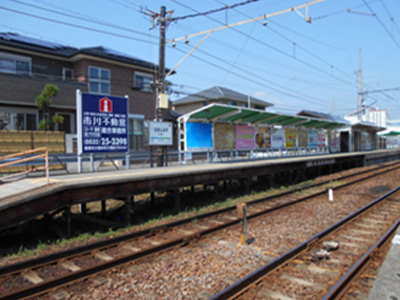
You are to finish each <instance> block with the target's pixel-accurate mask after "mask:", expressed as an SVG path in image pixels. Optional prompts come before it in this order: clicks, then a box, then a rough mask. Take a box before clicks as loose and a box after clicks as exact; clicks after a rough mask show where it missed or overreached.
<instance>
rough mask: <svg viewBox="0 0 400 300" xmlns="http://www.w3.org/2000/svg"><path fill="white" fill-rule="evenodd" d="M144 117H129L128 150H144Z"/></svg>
mask: <svg viewBox="0 0 400 300" xmlns="http://www.w3.org/2000/svg"><path fill="white" fill-rule="evenodd" d="M144 131H145V129H144V116H143V115H129V150H131V151H132V150H142V149H144Z"/></svg>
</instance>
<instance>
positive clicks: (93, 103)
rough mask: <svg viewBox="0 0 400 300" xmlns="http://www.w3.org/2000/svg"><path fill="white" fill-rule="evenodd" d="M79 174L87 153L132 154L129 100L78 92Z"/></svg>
mask: <svg viewBox="0 0 400 300" xmlns="http://www.w3.org/2000/svg"><path fill="white" fill-rule="evenodd" d="M76 109H77V125H78V126H77V131H78V172H79V173H81V172H82V154H83V153H91V154H92V153H110V152H128V151H129V136H128V97H114V96H104V95H97V94H87V93H81V91H80V90H77V92H76Z"/></svg>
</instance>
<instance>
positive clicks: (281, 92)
mask: <svg viewBox="0 0 400 300" xmlns="http://www.w3.org/2000/svg"><path fill="white" fill-rule="evenodd" d="M174 49H176V50H177V51H181V52H182V53H185V52H184V51H183V50H181V49H179V48H174ZM199 51H200V52H202V50H199ZM209 55H211V54H209ZM192 56H193V57H194V58H196V59H197V60H200V61H202V62H203V63H206V64H209V65H211V66H214V67H216V68H218V69H222V70H224V71H227V70H228V69H227V68H225V67H221V66H220V65H217V64H215V63H212V62H210V61H209V60H205V59H203V58H201V57H198V56H196V55H192ZM217 59H218V60H220V58H217ZM231 73H232V74H233V75H235V76H237V77H239V78H242V79H244V80H247V81H249V82H251V83H253V84H257V85H259V86H262V87H265V88H268V89H270V90H273V91H276V92H278V93H280V94H283V95H286V96H289V97H292V98H295V99H299V100H302V101H305V102H311V103H313V104H318V105H321V104H322V103H321V102H320V101H319V102H313V101H310V99H309V98H303V97H300V96H299V95H296V94H292V93H288V92H285V91H283V90H279V89H277V88H275V87H273V86H269V85H266V84H265V83H263V82H260V81H259V80H256V79H251V78H248V77H246V76H244V75H243V74H240V73H236V72H231ZM255 76H256V75H255ZM256 77H257V78H259V77H258V76H256ZM307 97H309V96H307ZM322 106H324V104H322Z"/></svg>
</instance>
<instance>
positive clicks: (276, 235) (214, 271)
mask: <svg viewBox="0 0 400 300" xmlns="http://www.w3.org/2000/svg"><path fill="white" fill-rule="evenodd" d="M399 176H400V171H394V172H391V173H388V174H385V175H381V176H380V177H379V178H373V179H370V180H368V181H364V182H362V183H361V184H358V185H357V186H352V187H349V188H345V189H342V190H340V191H338V192H334V201H333V202H329V201H328V195H324V196H320V197H318V198H315V199H313V200H309V201H306V202H302V203H300V204H296V205H294V206H291V207H288V208H285V209H283V210H280V211H276V212H274V213H271V214H269V215H267V216H264V217H261V218H258V219H257V220H254V221H249V222H248V229H249V237H251V238H254V239H255V241H254V243H252V244H250V245H247V246H242V247H241V246H239V245H238V243H239V240H240V228H239V227H236V228H229V229H225V230H224V231H221V232H219V233H217V234H214V235H212V236H209V237H205V238H202V239H200V240H198V241H196V242H192V243H191V244H189V245H188V246H186V247H184V248H178V249H174V250H170V251H166V252H164V253H163V254H161V255H160V254H159V255H157V256H153V257H148V258H144V259H142V260H140V261H136V262H135V263H132V264H127V265H124V266H122V267H118V268H115V269H113V270H111V271H108V272H105V273H102V274H99V275H98V277H97V279H95V280H93V279H88V280H86V281H84V282H78V283H75V284H74V285H73V286H69V287H65V288H64V289H63V290H64V291H65V292H66V293H67V294H68V296H66V297H65V299H108V300H109V299H207V298H208V297H210V296H211V295H213V294H215V293H216V292H217V291H220V290H222V289H224V288H226V287H227V286H229V285H230V284H231V283H233V282H234V281H235V280H237V279H239V278H241V277H243V276H245V275H247V274H249V273H251V272H252V271H254V270H256V269H257V268H259V267H261V266H262V265H264V264H265V263H267V262H269V261H271V260H272V259H273V258H274V257H276V256H278V255H281V254H283V253H284V252H286V251H288V250H289V249H291V248H293V247H294V246H296V245H298V244H300V243H301V242H303V241H304V240H306V239H308V238H310V237H311V236H313V235H315V234H316V233H318V232H320V231H321V230H323V229H324V228H326V227H327V226H330V225H332V224H334V223H335V222H337V221H339V220H340V219H342V218H343V217H345V216H347V215H348V214H350V213H351V212H354V211H355V210H357V209H359V208H361V207H362V206H364V205H365V204H367V203H369V202H371V200H373V199H375V198H377V197H378V196H380V195H381V194H383V193H377V192H376V191H381V190H380V189H379V188H377V187H386V188H390V189H393V188H395V187H396V186H397V185H398V184H399V181H398V178H400V177H399ZM371 189H374V190H373V191H374V193H372V192H371ZM382 190H384V189H382ZM67 294H65V295H67ZM40 299H54V298H52V297H50V296H49V295H46V296H44V297H41V298H40Z"/></svg>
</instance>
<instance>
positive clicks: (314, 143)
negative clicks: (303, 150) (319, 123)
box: [308, 129, 318, 148]
mask: <svg viewBox="0 0 400 300" xmlns="http://www.w3.org/2000/svg"><path fill="white" fill-rule="evenodd" d="M308 147H310V148H312V147H318V130H314V129H312V130H309V131H308Z"/></svg>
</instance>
